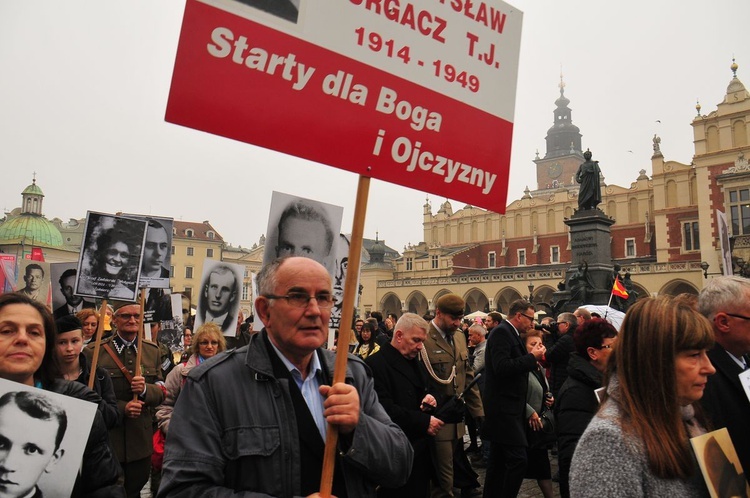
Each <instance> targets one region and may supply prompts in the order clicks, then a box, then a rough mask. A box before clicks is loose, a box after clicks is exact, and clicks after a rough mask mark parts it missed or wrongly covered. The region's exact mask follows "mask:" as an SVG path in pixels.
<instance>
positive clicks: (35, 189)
mask: <svg viewBox="0 0 750 498" xmlns="http://www.w3.org/2000/svg"><path fill="white" fill-rule="evenodd" d="M24 194H31V195H41V196H44V192H42V189H40V188H39V185H37V184H36V182H34V183H32V184H31V185H29V186H28V187H26V188H25V189H23V192H21V195H24Z"/></svg>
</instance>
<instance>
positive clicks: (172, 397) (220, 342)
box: [156, 322, 227, 435]
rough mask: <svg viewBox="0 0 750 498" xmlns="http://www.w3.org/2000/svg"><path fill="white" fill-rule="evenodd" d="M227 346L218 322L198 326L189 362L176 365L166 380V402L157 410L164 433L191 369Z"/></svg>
mask: <svg viewBox="0 0 750 498" xmlns="http://www.w3.org/2000/svg"><path fill="white" fill-rule="evenodd" d="M226 348H227V343H226V341H225V340H224V336H223V335H222V333H221V327H219V325H218V324H216V323H213V322H208V323H204V324H203V325H201V326H200V327H198V330H197V331H196V332H195V334H194V335H193V336H192V345H191V346H190V358H189V359H188V361H187V363H181V364H179V365H177V366H176V367H174V369H173V370H172V371H171V372H169V375H167V380H166V381H165V382H164V387H165V388H166V389H167V395H166V396H165V397H164V402H163V403H162V404H161V405H159V408H157V410H156V422H157V423H158V424H159V429H161V431H162V432H163V433H164V435H166V434H167V431H168V429H169V420H170V418H172V410H174V404H175V403H176V402H177V397H178V396H179V395H180V391H181V390H182V385H183V384H184V383H185V379H186V378H187V376H188V374H189V373H190V370H192V369H193V367H195V366H197V365H200V364H201V363H203V361H205V360H207V359H209V358H211V357H213V356H216V354H217V353H220V352H222V351H224V350H225V349H226Z"/></svg>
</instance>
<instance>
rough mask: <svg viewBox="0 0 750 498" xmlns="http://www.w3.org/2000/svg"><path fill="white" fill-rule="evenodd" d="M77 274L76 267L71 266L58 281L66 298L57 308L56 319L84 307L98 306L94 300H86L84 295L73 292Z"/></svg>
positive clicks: (74, 312)
mask: <svg viewBox="0 0 750 498" xmlns="http://www.w3.org/2000/svg"><path fill="white" fill-rule="evenodd" d="M77 274H78V271H77V270H76V269H75V268H69V269H67V270H65V271H64V272H63V273H62V275H60V279H59V280H58V283H59V284H60V293H61V294H62V295H63V297H64V298H65V303H63V304H62V305H61V306H58V307H57V308H55V312H54V315H55V320H57V319H58V318H62V317H64V316H68V315H75V314H76V313H78V312H79V311H81V310H82V309H83V308H96V304H95V303H94V302H92V301H86V300H84V299H83V297H82V296H76V295H75V294H74V293H73V290H74V289H75V285H76V276H77Z"/></svg>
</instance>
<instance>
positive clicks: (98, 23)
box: [0, 0, 750, 251]
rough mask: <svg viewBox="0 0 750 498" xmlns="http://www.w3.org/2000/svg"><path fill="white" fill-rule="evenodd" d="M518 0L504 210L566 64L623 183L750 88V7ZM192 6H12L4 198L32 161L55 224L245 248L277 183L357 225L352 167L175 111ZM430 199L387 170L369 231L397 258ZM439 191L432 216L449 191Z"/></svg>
mask: <svg viewBox="0 0 750 498" xmlns="http://www.w3.org/2000/svg"><path fill="white" fill-rule="evenodd" d="M316 1H333V0H316ZM339 1H344V0H339ZM511 4H512V5H514V6H515V7H517V8H518V9H520V10H521V11H523V12H524V20H523V23H524V25H523V36H522V41H521V56H520V69H519V78H518V92H517V98H516V111H515V112H516V117H515V128H514V137H513V152H512V162H511V174H510V179H509V182H510V185H509V194H508V200H507V203H506V204H509V203H510V202H512V201H513V200H515V199H518V198H520V197H521V196H522V195H523V189H524V188H525V186H526V185H528V186H529V187H530V188H532V189H533V188H534V186H535V165H534V163H533V162H532V160H533V159H534V155H535V151H536V150H539V152H540V154H541V155H542V156H543V155H544V150H545V141H544V139H545V136H546V134H547V129H548V128H549V127H550V126H551V125H552V117H553V114H552V113H553V111H554V109H555V105H554V101H555V99H557V97H558V96H559V89H558V84H559V81H560V72H561V68H562V74H563V76H564V80H565V84H566V88H565V95H566V96H567V97H568V98H569V99H570V101H571V103H570V107H571V109H572V110H573V123H574V124H576V125H577V126H579V127H580V129H581V133H582V135H583V147H584V149H585V148H587V147H588V148H590V149H591V150H592V152H593V154H594V159H598V160H599V161H600V164H601V167H602V170H603V173H604V176H605V180H606V181H607V183H608V184H616V185H621V186H625V187H627V186H629V185H630V183H631V182H633V181H635V179H636V178H637V176H638V171H639V170H640V169H646V171H647V172H648V173H649V174H650V173H651V168H650V164H651V162H650V158H651V154H652V147H651V145H652V141H651V139H652V137H653V135H654V133H658V134H659V135H660V136H661V138H662V141H661V149H662V152H663V153H664V156H665V159H667V160H675V161H679V162H683V163H688V164H689V163H690V161H691V159H692V156H693V150H694V149H693V142H692V141H693V135H692V127H691V126H690V122H691V121H692V119H693V118H694V117H695V115H696V111H695V103H696V100H699V101H700V103H701V105H702V107H703V109H702V113H703V114H707V113H709V112H711V111H713V110H715V109H716V104H717V103H719V102H720V101H721V100H722V99H723V97H724V95H725V93H726V88H727V85H728V84H729V82H730V81H731V77H732V73H731V71H730V69H729V67H730V65H731V63H732V57H733V56H734V57H735V58H736V60H737V64H739V71H738V76H739V78H740V79H741V80H742V81H743V82H744V83H745V84H746V85H750V43H748V31H747V21H748V19H750V1H747V0H714V1H711V2H705V1H698V0H658V1H652V0H649V1H646V0H634V1H631V2H604V1H593V0H589V1H584V0H515V1H513V2H511ZM183 10H184V1H180V0H148V1H147V0H128V1H119V2H117V1H113V0H106V1H105V0H99V1H96V2H91V1H82V0H68V1H65V2H60V1H54V0H0V171H2V174H3V180H2V181H0V203H1V204H2V205H0V208H3V209H4V210H10V209H13V208H15V207H17V206H19V205H20V203H21V198H20V192H21V190H23V188H24V187H25V186H26V185H28V184H29V183H30V182H31V179H32V173H33V172H36V174H37V182H38V184H39V186H40V187H41V188H42V189H43V190H44V193H45V195H46V197H45V204H44V211H45V214H46V216H47V218H50V219H51V218H54V217H59V218H61V219H64V220H66V219H68V218H82V217H84V216H85V214H86V211H87V210H92V211H103V212H109V213H113V212H116V211H123V212H131V213H144V214H154V215H160V216H171V217H174V218H175V219H178V220H179V219H182V220H186V221H203V220H210V221H211V223H212V224H213V226H214V227H215V228H216V230H218V231H219V233H221V235H222V236H223V237H224V239H225V240H226V241H228V242H231V243H232V244H233V245H235V246H236V245H242V246H243V247H247V246H251V245H252V244H253V243H255V242H257V241H258V238H259V237H260V235H261V234H263V233H264V232H265V229H266V224H267V221H268V210H269V206H270V200H271V192H272V191H273V190H277V191H281V192H287V193H290V194H293V195H299V196H303V197H310V198H314V199H318V200H321V201H323V202H328V203H331V204H336V205H342V206H344V226H343V231H344V232H350V231H351V223H352V215H353V205H354V201H355V193H356V188H357V176H356V175H355V174H353V173H349V172H345V171H340V170H337V169H334V168H331V167H328V166H322V165H319V164H314V163H311V162H309V161H305V160H302V159H297V158H293V157H290V156H286V155H284V154H281V153H278V152H272V151H268V150H265V149H261V148H259V147H255V146H252V145H247V144H244V143H239V142H234V141H232V140H229V139H225V138H221V137H217V136H213V135H209V134H207V133H203V132H198V131H195V130H191V129H187V128H183V127H180V126H176V125H172V124H168V123H166V122H165V121H164V111H165V107H166V102H167V95H168V92H169V85H170V79H171V76H172V67H173V64H174V57H175V51H176V47H177V40H178V35H179V31H180V25H181V21H182V14H183ZM657 121H660V123H659V122H657ZM425 198H426V194H425V193H423V192H418V191H415V190H411V189H407V188H403V187H399V186H397V185H391V184H386V183H384V182H381V181H377V180H373V182H372V185H371V189H370V197H369V204H368V212H367V220H366V224H365V236H366V237H368V238H374V237H375V232H376V231H379V233H380V238H381V239H385V240H386V243H387V244H388V245H389V246H391V247H393V248H395V249H396V250H398V251H402V250H403V246H404V245H405V244H407V243H417V242H419V241H421V240H422V233H423V232H422V205H423V204H424V203H425ZM429 198H430V201H431V203H432V205H433V212H435V211H437V208H438V206H439V204H440V203H441V202H443V201H444V200H445V199H444V198H440V197H436V196H434V195H430V196H429ZM463 205H464V203H463V202H454V203H453V208H454V210H458V209H459V208H461V207H463Z"/></svg>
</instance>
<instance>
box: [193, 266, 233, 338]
mask: <svg viewBox="0 0 750 498" xmlns="http://www.w3.org/2000/svg"><path fill="white" fill-rule="evenodd" d="M238 296H239V285H238V284H237V277H236V276H235V274H234V271H233V270H232V269H231V268H230V267H228V266H226V265H223V264H220V265H217V266H215V267H214V268H213V270H211V273H209V274H208V278H207V279H206V281H205V283H204V284H203V291H202V292H201V300H200V306H199V307H198V311H199V314H198V316H199V318H200V325H202V324H204V323H206V322H214V323H216V324H218V325H219V326H220V327H221V330H222V332H223V333H224V335H234V333H235V330H236V328H237V322H236V320H237V315H236V312H237V306H238V304H239V300H238Z"/></svg>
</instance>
